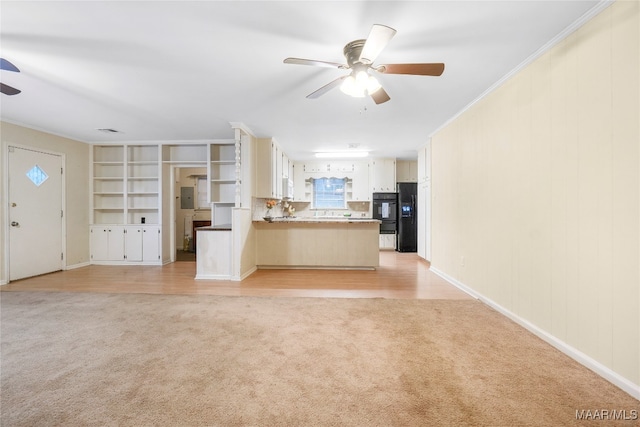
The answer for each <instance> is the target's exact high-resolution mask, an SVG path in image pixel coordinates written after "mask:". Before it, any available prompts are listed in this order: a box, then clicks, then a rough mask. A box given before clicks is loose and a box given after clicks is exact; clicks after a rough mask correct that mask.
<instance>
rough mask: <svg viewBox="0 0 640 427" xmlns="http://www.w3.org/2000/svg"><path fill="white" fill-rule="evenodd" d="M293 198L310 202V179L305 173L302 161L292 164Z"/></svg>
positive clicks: (297, 200)
mask: <svg viewBox="0 0 640 427" xmlns="http://www.w3.org/2000/svg"><path fill="white" fill-rule="evenodd" d="M293 200H294V201H296V202H311V181H310V179H309V178H308V177H307V176H306V175H305V172H304V163H299V162H296V163H294V164H293Z"/></svg>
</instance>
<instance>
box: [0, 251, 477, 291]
mask: <svg viewBox="0 0 640 427" xmlns="http://www.w3.org/2000/svg"><path fill="white" fill-rule="evenodd" d="M195 275H196V264H195V262H174V263H171V264H167V265H165V266H102V265H91V266H88V267H82V268H77V269H74V270H67V271H59V272H56V273H50V274H45V275H42V276H37V277H32V278H28V279H22V280H17V281H14V282H11V283H9V284H7V285H4V286H2V287H0V289H1V290H2V291H3V292H10V291H51V292H104V293H148V294H185V295H186V294H208V295H228V296H240V295H246V296H288V297H330V298H391V299H471V298H472V297H470V296H469V295H468V294H466V293H465V292H463V291H461V290H460V289H458V288H457V287H455V286H453V285H452V284H450V283H449V282H447V281H446V280H444V279H442V278H441V277H439V276H437V275H436V274H435V273H433V272H432V271H430V270H429V264H428V263H427V262H425V261H424V260H422V259H421V258H420V257H418V255H417V254H415V253H399V252H395V251H381V252H380V267H379V268H378V269H376V270H258V271H256V272H255V273H253V274H252V275H251V276H249V277H248V278H246V279H245V280H243V281H241V282H234V281H226V280H224V281H221V280H195V279H194V277H195Z"/></svg>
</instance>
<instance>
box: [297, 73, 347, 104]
mask: <svg viewBox="0 0 640 427" xmlns="http://www.w3.org/2000/svg"><path fill="white" fill-rule="evenodd" d="M347 77H349V76H342V77H338V78H337V79H335V80H334V81H332V82H331V83H328V84H326V85H324V86H322V87H321V88H320V89H318V90H316V91H315V92H312V93H310V94H309V95H307V98H309V99H316V98H319V97H320V96H322V95H324V94H325V93H327V92H329V91H330V90H331V89H333V88H334V87H336V86H340V83H342V81H343V80H344V79H346V78H347Z"/></svg>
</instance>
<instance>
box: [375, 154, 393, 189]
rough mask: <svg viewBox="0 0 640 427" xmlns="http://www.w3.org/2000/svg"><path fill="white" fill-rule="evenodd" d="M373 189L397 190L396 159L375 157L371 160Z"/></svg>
mask: <svg viewBox="0 0 640 427" xmlns="http://www.w3.org/2000/svg"><path fill="white" fill-rule="evenodd" d="M371 189H372V192H373V193H388V192H395V191H396V160H395V159H374V160H372V161H371Z"/></svg>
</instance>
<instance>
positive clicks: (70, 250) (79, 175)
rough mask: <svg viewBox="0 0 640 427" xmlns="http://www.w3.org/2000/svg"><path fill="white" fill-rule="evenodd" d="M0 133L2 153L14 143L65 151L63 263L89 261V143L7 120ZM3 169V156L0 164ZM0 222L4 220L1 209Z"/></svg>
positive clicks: (0, 266)
mask: <svg viewBox="0 0 640 427" xmlns="http://www.w3.org/2000/svg"><path fill="white" fill-rule="evenodd" d="M0 136H1V138H2V149H1V150H0V151H1V152H2V156H3V157H4V155H5V151H6V147H7V145H10V144H17V145H22V146H28V147H35V148H42V149H44V150H48V151H53V152H58V153H62V154H65V158H66V171H65V185H66V187H65V197H66V205H65V217H66V222H65V224H66V231H67V234H66V246H67V250H66V265H67V266H70V267H72V266H75V265H79V264H84V263H88V262H89V145H87V144H85V143H82V142H78V141H74V140H71V139H67V138H62V137H59V136H55V135H51V134H48V133H44V132H40V131H36V130H33V129H28V128H24V127H21V126H17V125H13V124H10V123H5V122H2V123H0ZM0 165H1V166H0V167H1V168H2V169H4V167H5V165H4V159H2V162H1V163H0ZM4 175H5V171H4V170H2V171H1V172H0V180H3V177H4ZM4 185H5V184H4V182H0V188H2V189H3V191H4ZM0 211H1V212H2V213H0V215H1V217H0V218H1V219H2V224H4V223H5V218H4V209H0ZM0 229H2V231H0V254H1V255H2V260H3V261H2V263H0V280H1V281H3V283H4V281H6V280H7V277H6V272H5V271H4V267H5V265H4V264H5V262H4V260H5V253H4V247H5V236H4V226H2V227H0Z"/></svg>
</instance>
